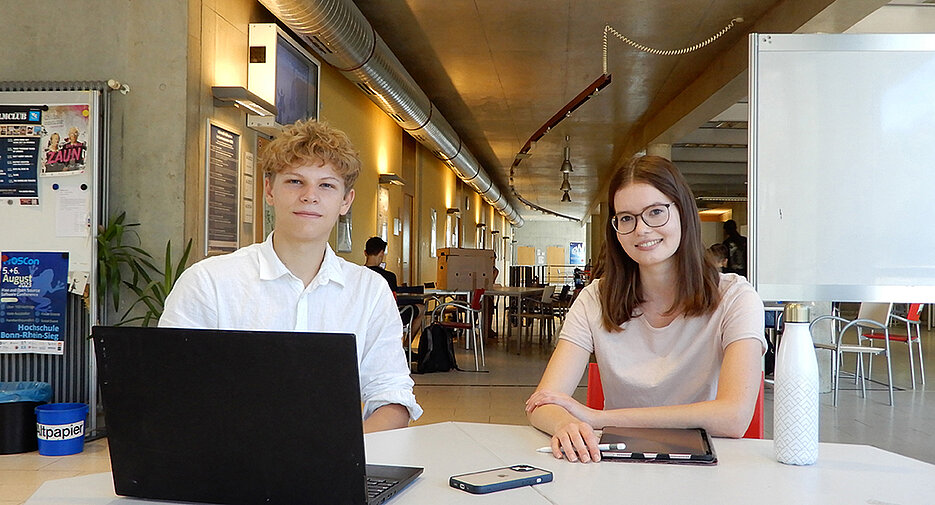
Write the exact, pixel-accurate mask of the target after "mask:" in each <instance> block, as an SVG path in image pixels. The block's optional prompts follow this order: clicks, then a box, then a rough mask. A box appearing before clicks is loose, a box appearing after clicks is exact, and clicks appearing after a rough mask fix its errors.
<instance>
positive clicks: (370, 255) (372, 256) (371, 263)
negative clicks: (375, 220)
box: [364, 237, 397, 294]
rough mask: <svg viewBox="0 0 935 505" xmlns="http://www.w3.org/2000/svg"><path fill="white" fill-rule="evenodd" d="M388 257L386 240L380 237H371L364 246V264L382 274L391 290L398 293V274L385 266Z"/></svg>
mask: <svg viewBox="0 0 935 505" xmlns="http://www.w3.org/2000/svg"><path fill="white" fill-rule="evenodd" d="M385 259H386V241H385V240H383V239H382V238H380V237H370V238H369V239H368V240H367V244H366V245H365V246H364V266H365V267H367V268H369V269H370V270H373V271H374V272H376V273H378V274H380V275H381V276H382V277H383V278H384V279H386V283H387V284H389V285H390V291H392V292H393V293H394V294H395V293H396V287H397V284H396V274H394V273H393V272H390V271H389V270H387V269H386V268H384V265H385V263H384V260H385Z"/></svg>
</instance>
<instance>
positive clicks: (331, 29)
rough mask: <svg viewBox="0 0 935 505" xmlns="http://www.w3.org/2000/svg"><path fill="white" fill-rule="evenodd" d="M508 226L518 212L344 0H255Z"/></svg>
mask: <svg viewBox="0 0 935 505" xmlns="http://www.w3.org/2000/svg"><path fill="white" fill-rule="evenodd" d="M260 3H262V4H263V5H264V6H266V8H267V9H269V10H270V12H272V13H273V14H274V15H275V16H276V17H277V18H279V19H280V20H282V21H283V22H284V23H285V24H286V25H287V26H289V28H291V29H292V30H293V31H294V32H295V33H296V34H297V35H298V36H299V37H301V38H302V39H303V40H304V41H305V42H306V43H308V44H309V45H310V46H311V47H312V48H313V49H315V51H316V52H317V53H318V54H319V55H321V57H322V58H323V59H324V60H325V61H327V62H328V63H330V64H331V65H333V66H334V67H336V68H337V69H338V70H340V71H341V73H342V74H344V76H345V77H347V78H348V80H350V81H351V82H353V83H354V84H356V85H357V87H358V88H360V90H361V91H363V92H364V93H365V94H366V95H367V96H368V97H369V98H370V100H371V101H373V103H375V104H376V105H377V107H380V109H382V110H383V112H386V114H387V115H389V116H390V117H391V118H393V119H394V120H395V121H396V122H397V123H398V124H399V126H400V128H402V129H403V130H405V131H406V132H407V133H409V135H411V136H412V138H414V139H416V140H417V141H418V142H419V143H421V144H422V145H423V146H425V147H426V148H428V149H429V150H430V151H432V152H433V153H434V154H435V156H436V157H438V158H439V159H441V160H442V161H444V162H445V164H446V165H448V167H449V168H451V169H452V170H453V171H454V173H455V174H457V176H458V177H459V178H460V179H461V180H463V181H464V182H465V183H466V184H467V185H468V186H470V187H471V188H472V189H474V191H477V192H478V193H479V194H480V195H481V197H482V198H483V199H484V200H485V201H486V202H487V203H489V204H490V205H492V206H493V207H494V208H495V209H497V211H499V212H500V213H501V214H503V216H505V217H506V218H507V219H508V220H509V221H510V222H511V223H513V225H514V226H522V225H523V217H522V216H521V215H520V214H519V212H517V211H516V209H514V208H513V206H512V205H511V204H510V202H509V200H508V199H507V196H506V194H504V193H503V192H502V191H500V189H499V188H497V187H496V186H494V185H493V182H492V181H491V180H490V176H489V175H487V172H486V171H484V169H483V168H482V167H481V166H480V164H479V163H478V161H477V159H476V158H474V155H472V154H471V153H470V151H468V149H467V148H466V147H464V146H463V145H462V143H461V138H460V137H459V136H458V134H457V133H456V132H455V131H454V128H452V127H451V125H450V124H448V121H446V120H445V118H444V117H442V115H441V113H439V112H438V110H437V109H435V107H434V106H433V105H432V102H431V101H429V98H428V97H427V96H426V95H425V93H424V92H423V91H422V89H421V88H419V85H418V84H416V82H415V81H414V80H413V79H412V76H410V75H409V72H407V71H406V69H405V68H404V67H403V65H402V63H400V62H399V60H398V59H396V56H395V55H394V54H393V52H392V51H390V49H389V47H387V45H386V43H384V42H383V39H381V38H380V36H379V35H377V33H376V31H374V29H373V27H372V26H371V25H370V22H369V21H367V18H365V17H364V15H363V14H362V13H361V12H360V10H359V9H358V8H357V6H356V5H354V4H353V2H351V1H350V0H260Z"/></svg>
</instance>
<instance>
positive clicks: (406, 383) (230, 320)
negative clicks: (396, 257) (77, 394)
mask: <svg viewBox="0 0 935 505" xmlns="http://www.w3.org/2000/svg"><path fill="white" fill-rule="evenodd" d="M257 163H258V166H259V168H260V170H262V171H263V173H264V175H265V181H264V192H265V198H266V202H267V203H268V204H269V205H271V206H272V207H273V209H274V210H275V212H276V226H275V229H274V231H273V233H271V234H270V235H269V237H268V238H267V239H266V241H265V242H263V243H260V244H253V245H250V246H247V247H244V248H242V249H239V250H237V251H235V252H233V253H230V254H225V255H222V256H214V257H210V258H207V259H204V260H202V261H200V262H198V263H195V264H194V265H192V266H191V267H189V268H188V269H187V270H185V271H184V272H183V273H182V275H181V277H179V279H178V281H177V282H176V284H175V287H174V288H173V289H172V291H171V292H170V293H169V296H168V297H167V298H166V303H165V311H164V312H163V314H162V317H161V318H160V320H159V326H168V327H184V328H219V329H241V330H279V331H301V332H329V333H352V334H354V335H355V338H356V339H357V358H358V370H359V374H360V396H361V402H362V403H363V418H364V423H363V425H364V431H365V432H373V431H380V430H387V429H393V428H401V427H404V426H407V425H408V424H409V420H410V419H412V420H415V419H418V418H419V416H420V415H421V414H422V408H421V407H420V406H419V404H418V403H416V398H415V396H414V395H413V393H412V388H413V382H412V379H411V378H410V377H409V366H408V364H407V363H406V356H405V355H404V354H403V348H402V346H401V345H400V344H399V342H400V338H401V337H402V331H403V328H402V323H401V322H400V319H399V312H398V311H397V308H396V303H395V301H394V300H393V294H392V292H391V291H390V289H389V288H388V287H387V285H386V282H385V281H384V280H383V279H381V278H380V277H379V276H378V275H376V274H374V273H373V272H371V271H370V270H368V269H366V268H364V267H362V266H359V265H355V264H353V263H350V262H347V261H345V260H344V259H342V258H340V257H338V256H337V255H336V254H335V253H334V251H332V250H331V247H330V246H329V245H328V238H329V237H330V236H331V232H332V230H333V229H334V226H335V224H336V223H337V221H338V216H341V215H344V214H346V213H347V211H348V210H349V209H350V207H351V203H352V202H353V201H354V182H355V181H356V180H357V176H358V174H359V173H360V158H359V157H358V154H357V151H356V150H355V149H354V147H353V146H352V145H351V142H350V140H349V139H348V138H347V135H345V134H344V133H343V132H341V131H338V130H336V129H334V128H332V127H330V126H328V125H325V124H323V123H319V122H317V121H305V122H303V121H299V122H297V123H295V124H294V125H291V126H287V127H285V128H284V129H283V131H282V133H281V134H280V135H279V136H278V137H276V138H275V139H274V140H273V141H271V142H270V143H269V144H267V145H266V146H264V147H263V149H262V150H261V151H260V153H259V156H258V162H257ZM309 338H314V337H312V336H310V337H309ZM297 400H300V399H297ZM321 408H322V410H323V411H325V412H327V409H328V406H327V405H322V406H321Z"/></svg>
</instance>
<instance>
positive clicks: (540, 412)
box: [526, 405, 581, 435]
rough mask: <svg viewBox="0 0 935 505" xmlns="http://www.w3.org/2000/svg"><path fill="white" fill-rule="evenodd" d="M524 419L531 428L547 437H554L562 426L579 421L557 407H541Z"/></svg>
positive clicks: (563, 409) (562, 408)
mask: <svg viewBox="0 0 935 505" xmlns="http://www.w3.org/2000/svg"><path fill="white" fill-rule="evenodd" d="M526 417H527V418H528V419H529V422H530V423H531V424H532V425H533V426H535V427H536V428H538V429H539V430H541V431H544V432H546V433H548V434H549V435H554V434H555V432H556V431H557V430H558V428H559V427H560V426H562V425H564V424H568V423H573V422H578V421H581V420H580V419H578V418H576V417H575V416H573V415H571V414H569V413H568V411H567V410H565V408H564V407H561V406H558V405H543V406H541V407H538V408H536V409H535V410H533V411H532V412H530V413H529V414H527V416H526Z"/></svg>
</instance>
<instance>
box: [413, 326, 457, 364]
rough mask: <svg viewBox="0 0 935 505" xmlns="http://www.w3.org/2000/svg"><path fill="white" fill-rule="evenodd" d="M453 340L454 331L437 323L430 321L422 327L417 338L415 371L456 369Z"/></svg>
mask: <svg viewBox="0 0 935 505" xmlns="http://www.w3.org/2000/svg"><path fill="white" fill-rule="evenodd" d="M453 340H454V332H453V331H452V330H451V329H449V328H445V327H444V326H442V325H440V324H438V323H432V324H431V325H429V326H428V327H427V328H425V329H423V330H422V336H421V337H420V338H419V350H418V361H417V362H416V373H430V372H447V371H448V370H451V369H455V370H457V369H458V363H457V361H455V348H454V342H453Z"/></svg>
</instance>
